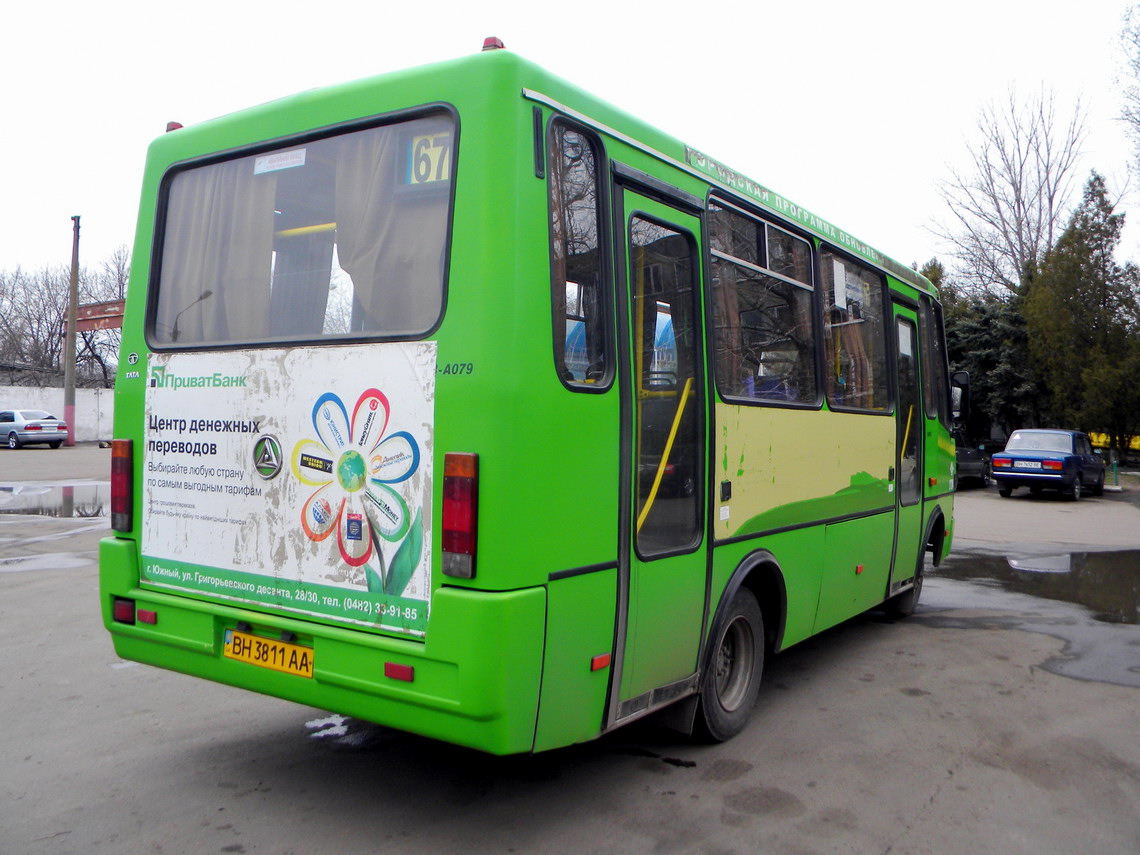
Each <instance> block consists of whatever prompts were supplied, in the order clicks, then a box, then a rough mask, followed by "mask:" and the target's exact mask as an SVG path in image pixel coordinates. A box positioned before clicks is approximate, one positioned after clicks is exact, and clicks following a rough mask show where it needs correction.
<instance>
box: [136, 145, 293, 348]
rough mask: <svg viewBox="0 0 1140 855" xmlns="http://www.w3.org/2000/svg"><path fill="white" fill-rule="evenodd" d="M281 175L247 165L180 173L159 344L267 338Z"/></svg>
mask: <svg viewBox="0 0 1140 855" xmlns="http://www.w3.org/2000/svg"><path fill="white" fill-rule="evenodd" d="M276 191H277V176H276V175H275V174H272V173H269V174H262V175H256V174H254V171H253V169H252V165H251V164H250V163H249V162H248V159H245V158H243V159H242V160H238V161H231V162H229V163H218V164H213V165H211V166H205V167H201V168H198V169H190V170H187V171H185V172H180V173H178V175H176V176H175V178H174V180H173V182H172V183H171V185H170V193H169V196H168V199H167V211H168V213H167V219H166V230H165V240H164V243H163V250H162V272H161V277H160V279H159V297H158V316H157V319H156V322H155V331H154V332H155V337H156V338H157V339H158V340H159V341H163V342H171V343H178V342H187V341H190V342H202V341H206V342H212V341H231V340H243V339H251V338H260V337H262V336H264V335H265V334H266V324H265V321H266V318H267V315H268V309H269V286H270V280H269V263H270V257H271V254H272V249H273V226H274V222H273V200H274V197H275V195H276Z"/></svg>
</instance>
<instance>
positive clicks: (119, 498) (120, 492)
mask: <svg viewBox="0 0 1140 855" xmlns="http://www.w3.org/2000/svg"><path fill="white" fill-rule="evenodd" d="M132 468H133V462H132V453H131V441H130V440H129V439H113V440H111V528H112V529H114V530H115V531H123V532H126V531H130V530H131V526H132V520H131V516H132V514H131V505H132V503H131V470H132Z"/></svg>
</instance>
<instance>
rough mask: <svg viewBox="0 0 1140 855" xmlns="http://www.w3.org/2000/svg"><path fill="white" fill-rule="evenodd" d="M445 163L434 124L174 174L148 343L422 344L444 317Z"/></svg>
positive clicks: (450, 123) (449, 142)
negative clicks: (415, 340) (389, 340)
mask: <svg viewBox="0 0 1140 855" xmlns="http://www.w3.org/2000/svg"><path fill="white" fill-rule="evenodd" d="M454 151H455V122H454V119H453V118H452V117H451V115H450V114H447V113H442V112H438V113H433V114H430V115H427V116H421V117H419V118H415V119H411V120H408V121H402V122H397V123H394V124H387V125H381V126H379V127H372V128H367V129H364V130H358V131H353V132H350V133H341V134H338V135H335V136H328V137H325V138H322V139H316V140H307V141H305V142H303V143H298V144H296V145H286V146H282V147H280V148H277V149H274V150H271V151H262V152H259V153H257V154H251V155H248V156H245V157H239V158H234V159H231V160H224V161H220V162H214V163H208V164H205V165H202V166H195V167H191V168H188V169H182V170H179V171H177V172H175V173H173V175H172V177H168V179H167V182H166V184H165V185H164V186H165V195H166V199H165V219H164V225H163V228H162V232H161V234H160V235H159V247H160V252H161V258H160V264H159V265H158V269H159V276H158V281H157V305H156V309H155V313H154V324H153V327H152V338H153V341H155V343H157V344H159V345H174V346H184V345H204V346H210V345H227V344H237V343H256V342H275V341H306V340H314V339H321V338H376V337H398V338H408V337H413V336H417V335H422V334H424V333H426V332H427V331H429V330H430V329H431V328H432V327H433V326H434V325H435V324H436V322H437V321H438V318H439V314H440V312H441V310H442V306H443V293H444V276H445V269H446V259H447V244H448V241H447V229H448V223H449V221H450V206H451V197H452V194H451V184H452V175H453V174H454V160H455V158H454Z"/></svg>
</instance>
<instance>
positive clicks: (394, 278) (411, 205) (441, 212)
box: [336, 117, 454, 334]
mask: <svg viewBox="0 0 1140 855" xmlns="http://www.w3.org/2000/svg"><path fill="white" fill-rule="evenodd" d="M453 137H454V134H453V128H452V123H451V120H450V119H447V118H444V117H440V118H433V119H421V120H419V121H415V122H409V123H407V124H403V125H394V126H390V127H387V128H377V129H375V130H373V131H369V132H367V133H361V134H353V135H351V136H349V137H346V138H344V140H343V142H342V143H341V146H340V151H339V152H338V156H337V170H336V215H337V252H338V255H339V257H340V266H341V267H342V268H343V269H344V270H345V271H347V272H348V274H349V275H350V276H351V277H352V282H353V285H354V287H355V294H356V306H355V308H354V312H353V324H352V328H353V329H354V330H364V331H365V332H368V331H380V332H384V333H389V334H409V333H416V332H426V331H427V330H428V329H430V328H431V327H432V326H433V325H434V324H435V320H436V318H437V317H438V315H439V310H440V301H441V298H442V295H443V289H442V282H443V269H444V250H445V247H446V238H447V213H448V211H447V203H448V189H449V184H450V182H449V180H448V179H449V178H450V174H451V171H450V170H451V164H450V162H449V161H450V159H451V151H452V148H453Z"/></svg>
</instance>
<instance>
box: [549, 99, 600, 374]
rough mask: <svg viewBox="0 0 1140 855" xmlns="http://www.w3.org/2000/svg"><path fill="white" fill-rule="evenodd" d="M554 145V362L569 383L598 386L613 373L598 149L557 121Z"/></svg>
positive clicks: (551, 160) (551, 143)
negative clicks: (602, 235)
mask: <svg viewBox="0 0 1140 855" xmlns="http://www.w3.org/2000/svg"><path fill="white" fill-rule="evenodd" d="M549 148H550V151H549V155H550V157H549V163H550V235H551V299H552V308H553V316H554V360H555V366H556V368H557V370H558V373H559V376H560V377H561V378H562V382H564V383H565V384H566V385H567V386H570V387H572V388H573V387H577V388H597V387H598V386H601V385H605V384H607V383H608V382H609V379H610V376H611V373H612V372H611V367H610V365H611V358H610V346H609V334H608V329H609V323H608V322H607V317H608V312H607V310H606V306H607V305H608V302H609V301H608V298H607V293H608V290H607V288H606V284H607V281H606V280H607V277H606V269H605V263H604V258H603V248H602V245H601V234H602V232H601V214H600V210H601V196H600V191H599V184H598V161H599V155H598V151H599V147H598V146H597V144H596V143H595V141H594V140H593V139H592V138H591V137H589V136H587V135H586V134H585V133H583V132H582V131H580V130H577V129H575V128H573V127H570V126H569V125H566V124H565V123H563V122H560V121H555V122H553V123H552V125H551V128H550V139H549Z"/></svg>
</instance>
